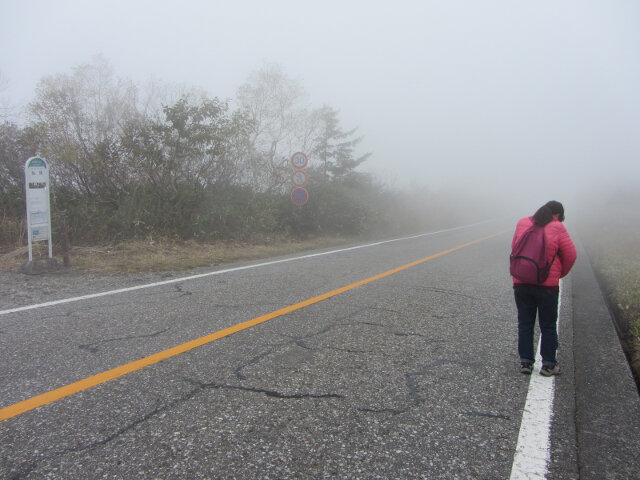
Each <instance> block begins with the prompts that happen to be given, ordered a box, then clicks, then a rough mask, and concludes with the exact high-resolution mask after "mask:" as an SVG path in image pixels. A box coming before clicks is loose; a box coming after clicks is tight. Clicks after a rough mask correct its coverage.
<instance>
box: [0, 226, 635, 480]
mask: <svg viewBox="0 0 640 480" xmlns="http://www.w3.org/2000/svg"><path fill="white" fill-rule="evenodd" d="M511 223H512V222H497V221H496V222H487V223H483V224H478V225H474V226H466V227H463V228H458V229H453V230H449V231H443V232H434V233H432V234H428V235H422V236H416V237H414V238H407V239H402V240H396V241H390V242H383V243H380V244H378V245H371V246H367V247H363V248H354V249H348V250H344V251H340V252H334V253H328V252H313V253H314V254H316V255H313V256H309V257H307V258H296V259H294V258H293V257H291V258H282V259H280V260H283V261H279V262H275V263H271V264H266V265H260V266H255V265H256V264H257V263H259V262H255V263H254V264H250V263H247V264H238V265H235V266H232V267H235V268H230V267H229V266H225V270H226V271H225V272H221V273H218V274H215V275H207V276H202V277H199V278H190V279H184V280H180V279H171V280H170V283H164V284H161V285H156V286H152V287H148V288H143V289H137V290H132V291H128V292H122V293H118V294H113V295H107V296H100V297H94V298H86V299H82V300H78V301H73V302H69V303H60V304H56V305H50V306H45V307H42V308H34V309H31V310H25V311H18V312H13V313H6V314H3V315H0V349H1V352H2V353H1V357H0V408H2V407H9V408H12V406H14V405H16V404H19V402H23V401H25V400H28V399H31V398H34V397H37V396H38V395H41V394H43V393H46V392H50V391H55V390H56V389H59V388H61V387H64V386H65V385H70V384H74V382H79V381H82V380H83V379H86V378H90V377H92V376H95V375H101V374H102V372H105V371H109V370H111V369H114V368H116V367H120V366H125V367H124V369H125V370H127V368H130V369H131V370H133V371H131V372H129V373H126V372H125V374H123V375H122V376H119V377H118V378H115V379H113V380H108V381H104V382H103V383H100V382H97V383H98V384H97V385H96V386H93V387H91V388H87V389H84V390H80V391H79V392H78V393H75V394H72V395H68V396H65V397H64V398H60V399H57V398H53V399H48V400H47V401H44V402H43V403H42V405H41V406H37V407H35V408H31V407H29V408H26V409H25V411H24V413H19V414H15V415H13V414H12V415H10V418H6V419H4V420H2V421H1V422H0V449H1V458H0V478H3V479H4V478H6V479H37V478H56V479H57V478H60V479H91V478H96V479H98V478H100V479H102V478H105V479H107V478H108V479H111V478H113V479H116V478H117V479H133V478H135V479H146V478H153V479H156V478H160V479H191V478H220V479H223V478H224V479H226V478H238V479H253V478H256V479H258V478H259V479H266V478H271V479H281V478H310V479H311V478H345V479H346V478H350V479H353V478H362V479H374V478H381V479H389V478H397V479H409V478H425V479H457V478H460V479H467V478H474V479H475V478H477V479H504V478H509V476H510V473H511V470H512V466H513V463H514V454H515V450H516V444H517V442H518V437H519V433H520V430H521V422H522V418H523V411H524V407H525V402H526V400H527V395H528V391H529V377H527V376H524V375H521V374H520V373H519V368H518V367H519V364H518V357H517V352H516V336H517V329H516V323H515V306H514V304H513V293H512V289H511V280H510V277H509V276H508V253H509V245H510V239H511V234H512V225H511ZM469 242H474V243H471V244H469V245H466V244H467V243H469ZM463 245H466V246H463ZM456 247H461V248H457V249H455V250H453V251H450V250H451V249H453V248H456ZM318 254H320V255H318ZM416 261H420V262H419V263H417V264H415V265H412V266H410V267H408V268H405V269H402V270H400V271H393V270H394V269H397V268H398V267H402V266H406V265H409V264H411V263H412V262H416ZM263 263H264V262H263ZM254 266H255V267H254ZM245 267H246V268H245ZM379 274H386V275H384V276H382V277H380V278H375V276H377V275H379ZM581 275H582V274H581ZM584 275H587V276H588V275H591V276H592V273H591V272H590V271H587V273H586V274H584ZM581 278H582V277H581ZM364 280H366V282H364V283H362V284H357V282H362V281H364ZM574 283H575V282H574V281H573V280H572V278H571V277H569V278H568V279H567V280H566V281H565V282H564V284H563V292H562V298H563V308H562V311H561V315H560V351H559V360H560V362H561V364H562V365H563V366H564V367H565V369H564V373H563V375H562V376H560V377H558V378H557V379H556V380H555V401H554V404H553V407H552V408H553V417H552V418H553V423H552V426H551V435H550V445H551V448H550V450H551V454H550V459H549V463H548V469H547V470H548V471H547V473H546V476H547V478H557V479H565V478H566V479H574V478H580V476H581V472H584V473H585V475H587V472H591V471H593V472H594V473H593V477H592V478H598V477H597V476H596V475H597V473H596V472H602V471H603V469H604V471H606V472H613V473H614V476H611V477H610V478H632V477H625V476H624V475H626V474H628V473H629V472H633V471H637V466H638V460H637V458H636V459H634V458H633V453H634V451H635V450H633V449H631V450H629V452H628V453H627V452H626V451H625V448H626V447H624V446H622V445H617V446H616V448H617V449H618V450H616V455H619V454H620V455H622V459H621V458H619V457H616V465H618V464H619V462H620V461H622V462H624V467H618V470H609V466H608V465H607V461H606V460H604V461H601V463H602V464H599V465H596V466H594V467H593V470H589V469H590V468H591V463H590V459H589V458H586V457H589V456H590V455H591V454H592V453H593V452H595V451H598V449H600V452H601V453H602V450H601V449H602V446H603V443H602V442H604V441H605V440H603V438H602V437H600V438H594V437H593V436H591V437H588V434H586V435H587V436H586V437H585V433H584V431H585V429H584V428H583V427H582V424H580V421H582V422H586V423H584V424H585V425H586V424H589V422H596V424H597V422H599V421H601V419H602V417H601V416H597V418H596V419H595V420H594V418H593V417H589V414H588V412H589V409H590V405H591V403H593V402H591V403H588V404H585V405H582V404H581V403H580V400H578V401H576V395H577V392H579V391H580V389H581V388H582V387H580V385H583V384H584V382H585V379H584V377H582V376H581V375H582V373H581V371H580V369H575V368H574V364H575V360H574V354H575V352H574V340H575V343H578V342H586V343H587V344H589V340H588V339H585V338H583V337H577V336H575V335H574V298H577V297H579V296H580V292H579V291H576V290H575V289H574V287H573V284H574ZM345 286H347V287H348V288H347V289H344V290H337V289H340V288H341V287H345ZM581 288H583V291H584V292H586V291H587V289H588V288H589V285H586V286H582V287H581ZM80 293H82V292H79V294H80ZM324 294H329V295H326V296H323V297H320V298H318V297H319V296H322V295H324ZM586 297H588V298H589V299H592V298H593V295H586ZM583 298H584V297H583ZM308 299H313V300H312V301H311V302H307V303H308V304H307V303H304V302H305V301H307V300H308ZM581 305H582V304H581ZM579 308H583V306H580V307H579ZM278 311H279V312H278ZM591 311H593V310H592V309H591V310H588V312H587V313H586V314H585V315H588V314H589V313H590V312H591ZM271 312H278V313H277V314H274V315H272V317H273V318H267V317H265V315H267V314H270V313H271ZM251 319H260V321H261V322H262V323H259V324H257V325H255V326H251V327H247V326H246V325H245V326H244V327H243V328H244V329H242V330H240V331H238V332H236V333H233V334H230V335H227V336H221V338H218V339H207V340H206V342H205V341H203V342H202V343H204V344H203V345H201V346H198V347H197V348H193V349H191V350H189V351H187V352H185V353H180V354H176V355H174V356H171V357H170V358H167V359H165V360H163V361H160V362H155V363H154V362H150V363H151V364H150V365H149V366H146V367H145V368H141V369H137V370H136V369H134V368H133V367H126V366H131V365H132V362H136V361H138V360H140V359H147V358H149V356H151V355H154V354H156V353H158V352H162V351H166V350H167V349H170V348H172V347H175V346H178V345H184V344H185V343H186V342H190V341H192V340H194V339H201V338H203V337H204V336H206V335H209V334H211V333H212V332H218V331H221V330H223V329H226V328H229V327H232V326H234V325H238V324H242V323H243V322H247V321H249V320H251ZM245 327H247V328H245ZM594 335H598V334H597V333H594ZM209 340H210V341H209ZM612 361H613V360H612ZM615 361H616V362H618V361H619V359H616V360H615ZM623 370H624V369H622V370H621V371H622V373H621V375H622V376H623V377H624V371H623ZM547 380H548V379H547ZM622 381H626V380H622ZM577 385H578V386H577ZM576 386H577V387H576ZM584 388H585V389H586V390H591V389H592V388H590V387H588V386H585V387H584ZM605 401H608V400H606V399H605ZM594 402H596V403H597V402H598V400H597V399H596V400H594ZM635 402H636V403H634V401H633V400H630V403H629V405H630V406H629V407H628V408H631V409H633V408H637V396H636V400H635ZM576 405H578V408H576ZM4 411H5V413H6V408H5V410H4ZM576 419H578V420H579V421H577V420H576ZM581 419H583V420H581ZM608 421H609V422H621V423H626V424H627V425H626V426H619V428H620V429H619V430H616V434H615V435H614V437H615V438H618V439H619V438H620V435H623V436H624V435H626V436H627V438H629V436H630V437H631V438H629V440H631V441H636V440H637V437H634V435H637V433H638V430H636V427H635V426H634V422H633V421H631V422H629V421H627V420H624V419H623V420H620V419H619V418H618V417H615V418H613V417H612V418H609V420H608ZM628 425H631V427H630V429H629V426H628ZM597 428H602V425H600V427H597ZM578 438H585V440H586V439H587V438H591V439H592V445H593V447H592V448H593V450H589V452H588V453H589V455H585V453H584V452H581V450H580V448H581V447H579V445H580V444H579V442H578V440H577V439H578ZM625 445H626V443H625ZM636 445H637V442H636ZM588 448H591V447H588ZM620 452H621V453H620ZM609 453H610V452H609ZM605 454H608V453H606V452H605ZM618 475H620V476H618ZM532 478H533V477H532ZM584 478H587V476H584ZM599 478H608V477H606V476H603V477H599Z"/></svg>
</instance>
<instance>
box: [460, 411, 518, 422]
mask: <svg viewBox="0 0 640 480" xmlns="http://www.w3.org/2000/svg"><path fill="white" fill-rule="evenodd" d="M462 415H469V416H473V417H487V418H497V419H500V420H511V417H510V416H509V415H500V414H498V413H488V412H462Z"/></svg>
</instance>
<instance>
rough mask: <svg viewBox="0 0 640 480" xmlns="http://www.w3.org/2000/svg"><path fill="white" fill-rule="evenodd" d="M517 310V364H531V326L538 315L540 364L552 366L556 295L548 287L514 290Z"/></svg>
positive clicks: (553, 362) (522, 287) (556, 306)
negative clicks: (518, 358)
mask: <svg viewBox="0 0 640 480" xmlns="http://www.w3.org/2000/svg"><path fill="white" fill-rule="evenodd" d="M513 291H514V295H515V299H516V307H518V353H519V354H520V361H521V362H524V363H534V360H535V353H534V351H533V327H534V326H535V323H536V313H537V314H538V324H539V325H540V334H541V336H542V342H541V344H540V355H541V356H542V365H544V366H550V367H553V366H554V365H555V364H556V363H558V362H557V360H556V350H558V330H557V328H556V325H557V321H558V292H557V291H555V290H551V289H548V288H540V287H536V286H530V285H523V286H516V287H514V288H513Z"/></svg>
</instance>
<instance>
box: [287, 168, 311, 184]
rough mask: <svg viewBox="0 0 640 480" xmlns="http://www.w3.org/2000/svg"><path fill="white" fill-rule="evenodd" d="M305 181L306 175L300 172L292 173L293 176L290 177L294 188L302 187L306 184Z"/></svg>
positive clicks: (306, 179)
mask: <svg viewBox="0 0 640 480" xmlns="http://www.w3.org/2000/svg"><path fill="white" fill-rule="evenodd" d="M307 181H308V177H307V174H306V173H305V172H303V171H302V170H298V171H296V172H293V175H291V183H293V184H294V185H295V186H296V187H304V186H305V185H306V184H307Z"/></svg>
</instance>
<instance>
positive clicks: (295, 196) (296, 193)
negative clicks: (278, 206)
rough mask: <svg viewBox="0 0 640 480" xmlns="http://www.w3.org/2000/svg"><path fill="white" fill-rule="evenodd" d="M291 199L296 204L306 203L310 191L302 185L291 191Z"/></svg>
mask: <svg viewBox="0 0 640 480" xmlns="http://www.w3.org/2000/svg"><path fill="white" fill-rule="evenodd" d="M291 200H292V201H293V203H295V204H296V205H304V204H305V203H307V200H309V192H307V191H306V190H305V189H304V188H302V187H298V188H296V189H294V190H293V192H291Z"/></svg>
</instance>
